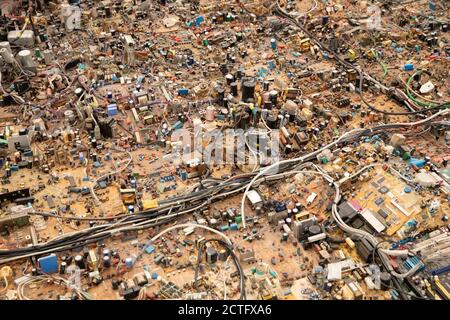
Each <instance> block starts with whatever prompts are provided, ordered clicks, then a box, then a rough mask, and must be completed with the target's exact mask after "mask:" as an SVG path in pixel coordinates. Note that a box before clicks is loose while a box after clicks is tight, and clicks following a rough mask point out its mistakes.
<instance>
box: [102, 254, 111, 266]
mask: <svg viewBox="0 0 450 320" xmlns="http://www.w3.org/2000/svg"><path fill="white" fill-rule="evenodd" d="M103 267H104V268H109V267H111V257H110V256H104V257H103Z"/></svg>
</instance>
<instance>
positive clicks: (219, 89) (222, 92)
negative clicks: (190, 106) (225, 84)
mask: <svg viewBox="0 0 450 320" xmlns="http://www.w3.org/2000/svg"><path fill="white" fill-rule="evenodd" d="M216 93H217V103H218V104H219V105H223V99H224V98H225V90H224V89H223V88H222V87H217V88H216Z"/></svg>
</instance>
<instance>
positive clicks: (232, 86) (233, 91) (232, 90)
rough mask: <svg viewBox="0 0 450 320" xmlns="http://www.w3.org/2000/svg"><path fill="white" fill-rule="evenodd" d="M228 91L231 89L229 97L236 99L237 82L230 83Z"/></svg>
mask: <svg viewBox="0 0 450 320" xmlns="http://www.w3.org/2000/svg"><path fill="white" fill-rule="evenodd" d="M230 89H231V95H232V96H233V97H237V96H238V84H237V82H232V83H230Z"/></svg>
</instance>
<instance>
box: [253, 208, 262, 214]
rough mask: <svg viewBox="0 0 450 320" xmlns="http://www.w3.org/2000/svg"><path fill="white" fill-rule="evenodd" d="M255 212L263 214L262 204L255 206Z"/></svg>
mask: <svg viewBox="0 0 450 320" xmlns="http://www.w3.org/2000/svg"><path fill="white" fill-rule="evenodd" d="M255 212H256V215H257V216H259V215H261V214H262V208H261V207H260V206H257V207H256V208H255Z"/></svg>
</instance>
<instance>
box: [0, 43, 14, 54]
mask: <svg viewBox="0 0 450 320" xmlns="http://www.w3.org/2000/svg"><path fill="white" fill-rule="evenodd" d="M1 49H6V50H7V51H8V52H9V53H10V54H12V50H11V45H10V44H9V42H8V41H2V42H0V50H1Z"/></svg>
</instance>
